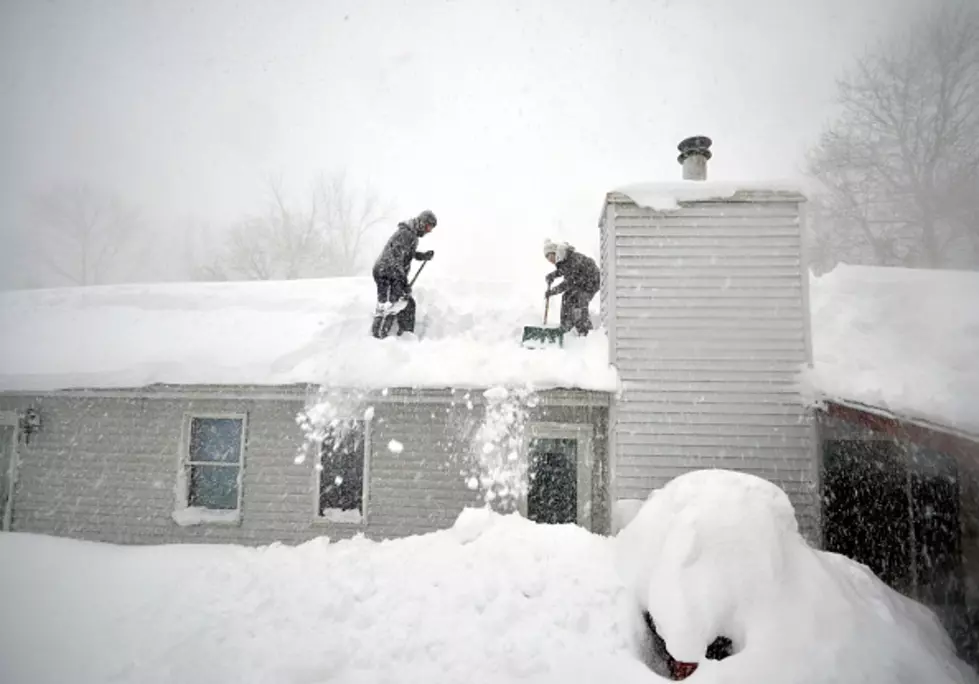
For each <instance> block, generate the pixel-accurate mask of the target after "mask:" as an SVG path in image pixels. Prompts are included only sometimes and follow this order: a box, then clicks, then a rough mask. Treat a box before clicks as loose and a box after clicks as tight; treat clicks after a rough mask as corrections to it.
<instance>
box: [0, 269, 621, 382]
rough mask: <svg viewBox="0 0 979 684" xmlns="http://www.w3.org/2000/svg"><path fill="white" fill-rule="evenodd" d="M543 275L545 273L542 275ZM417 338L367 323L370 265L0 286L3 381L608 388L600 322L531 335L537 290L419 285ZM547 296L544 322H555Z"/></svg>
mask: <svg viewBox="0 0 979 684" xmlns="http://www.w3.org/2000/svg"><path fill="white" fill-rule="evenodd" d="M541 289H543V283H541ZM415 298H416V299H417V301H418V308H419V320H418V324H417V326H416V332H418V333H419V338H420V339H417V340H409V339H405V338H400V339H399V338H388V339H386V340H375V339H374V338H372V337H371V336H370V333H369V328H370V323H371V315H372V312H373V310H374V306H375V288H374V283H373V281H372V280H371V279H369V278H336V279H321V280H294V281H279V282H245V283H158V284H139V285H112V286H100V287H88V288H64V289H50V290H32V291H14V292H4V293H0V330H2V334H0V391H2V390H20V391H45V390H56V389H66V388H121V387H142V386H146V385H151V384H155V383H166V384H198V385H201V384H224V385H228V384H255V385H287V384H294V383H312V384H322V385H328V386H333V387H356V388H367V389H371V388H385V387H423V388H441V387H491V386H495V385H507V386H526V385H531V386H533V387H535V388H549V387H577V388H582V389H592V390H614V389H615V387H616V383H617V375H616V373H615V371H614V369H613V368H611V367H610V366H609V364H608V340H607V338H606V336H605V335H604V334H603V333H601V331H596V332H595V333H593V334H592V335H590V336H589V337H587V338H583V339H570V338H569V339H566V343H565V347H564V349H538V350H531V349H524V348H522V347H521V345H520V340H521V334H522V330H523V326H524V325H528V324H529V325H539V324H540V323H541V318H542V315H543V297H542V292H540V291H537V290H532V291H529V292H528V291H525V290H524V289H523V288H521V287H520V286H517V285H512V284H508V283H503V282H469V281H465V282H463V281H447V280H443V281H440V280H438V279H437V278H432V279H430V280H429V281H427V283H426V284H424V285H422V284H419V285H417V286H416V287H415ZM556 303H557V301H556V300H552V302H551V304H552V306H551V311H550V318H549V321H550V323H552V324H553V323H556V319H557V311H556V310H555V306H554V305H555V304H556Z"/></svg>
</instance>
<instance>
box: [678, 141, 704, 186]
mask: <svg viewBox="0 0 979 684" xmlns="http://www.w3.org/2000/svg"><path fill="white" fill-rule="evenodd" d="M710 146H711V139H710V138H708V137H707V136H706V135H695V136H693V137H691V138H687V139H686V140H683V141H681V142H680V144H679V145H677V146H676V147H677V149H678V150H680V156H679V157H677V158H676V160H677V161H678V162H680V164H682V165H683V180H694V181H703V180H707V160H708V159H710V157H711V153H710Z"/></svg>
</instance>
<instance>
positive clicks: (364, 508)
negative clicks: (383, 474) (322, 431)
mask: <svg viewBox="0 0 979 684" xmlns="http://www.w3.org/2000/svg"><path fill="white" fill-rule="evenodd" d="M338 420H341V421H348V422H353V423H358V424H360V425H362V426H363V428H364V455H363V465H362V466H361V470H362V477H363V485H362V489H361V494H360V511H359V514H360V515H359V516H358V518H357V519H356V520H354V519H353V516H348V515H346V513H347V511H341V510H339V509H334V508H330V509H327V510H330V511H335V515H332V516H330V515H321V514H320V486H321V481H320V480H321V478H322V476H323V470H322V469H321V468H318V467H317V466H319V465H320V463H321V462H322V459H323V442H324V440H322V439H319V440H316V442H315V445H316V458H315V459H310V460H312V461H313V466H312V471H313V472H312V483H313V486H312V490H313V492H312V494H313V496H312V503H313V507H312V512H313V524H314V525H328V526H338V525H339V526H345V527H365V526H366V525H367V520H368V510H369V505H368V504H369V502H370V479H371V477H370V476H371V455H372V454H373V452H374V447H373V440H372V434H371V433H372V423H373V419H372V418H367V417H366V416H363V415H362V416H360V417H353V416H350V417H346V418H339V419H338Z"/></svg>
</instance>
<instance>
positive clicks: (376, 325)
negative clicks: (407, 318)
mask: <svg viewBox="0 0 979 684" xmlns="http://www.w3.org/2000/svg"><path fill="white" fill-rule="evenodd" d="M427 263H428V261H423V262H422V265H421V266H419V267H418V270H417V271H415V275H414V276H412V278H411V282H410V283H408V289H409V290H411V288H412V286H413V285H414V284H415V281H416V280H418V276H420V275H421V272H422V271H423V270H425V265H426V264H427ZM406 306H408V299H407V298H405V299H399V300H398V301H396V302H394V303H393V304H392V305H391V308H389V309H388V310H387V311H386V312H385V313H384V315H381V316H378V315H375V316H374V321H373V323H372V324H371V335H373V336H374V337H378V338H384V337H387V336H388V333H389V332H391V327H392V326H393V325H394V319H395V317H396V316H397V315H398V314H399V313H401V311H403V310H404V308H405V307H406Z"/></svg>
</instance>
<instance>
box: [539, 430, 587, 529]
mask: <svg viewBox="0 0 979 684" xmlns="http://www.w3.org/2000/svg"><path fill="white" fill-rule="evenodd" d="M529 453H530V458H529V463H528V465H529V473H528V478H529V480H530V482H529V483H528V487H527V518H529V519H530V520H533V521H534V522H539V523H548V524H561V523H575V522H578V440H576V439H570V438H553V437H552V438H548V437H538V438H534V439H531V440H530V450H529Z"/></svg>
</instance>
